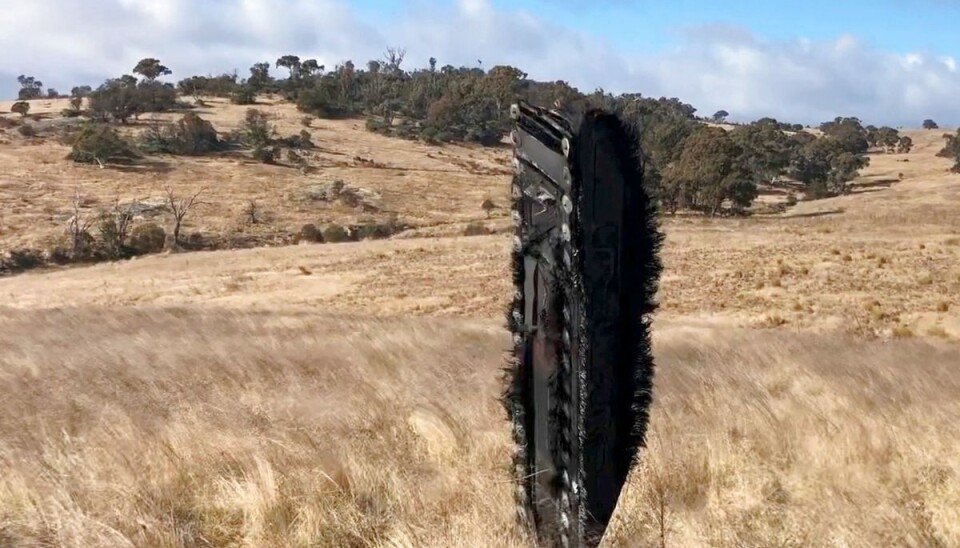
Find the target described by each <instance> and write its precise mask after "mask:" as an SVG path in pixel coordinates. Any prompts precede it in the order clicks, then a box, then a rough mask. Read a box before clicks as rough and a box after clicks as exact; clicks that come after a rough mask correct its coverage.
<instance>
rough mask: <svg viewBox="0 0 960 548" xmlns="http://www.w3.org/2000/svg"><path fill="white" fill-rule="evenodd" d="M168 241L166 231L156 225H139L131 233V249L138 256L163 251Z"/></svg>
mask: <svg viewBox="0 0 960 548" xmlns="http://www.w3.org/2000/svg"><path fill="white" fill-rule="evenodd" d="M166 241H167V233H166V231H165V230H164V229H163V227H162V226H160V225H158V224H156V223H144V224H141V225H137V226H136V227H134V228H133V230H132V231H131V232H130V248H131V249H133V250H134V251H135V252H136V253H137V254H141V255H143V254H147V253H157V252H159V251H163V246H164V244H165V243H166Z"/></svg>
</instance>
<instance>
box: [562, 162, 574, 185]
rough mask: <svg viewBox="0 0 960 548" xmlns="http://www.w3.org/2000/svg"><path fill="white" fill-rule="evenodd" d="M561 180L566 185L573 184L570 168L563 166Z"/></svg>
mask: <svg viewBox="0 0 960 548" xmlns="http://www.w3.org/2000/svg"><path fill="white" fill-rule="evenodd" d="M563 182H564V184H566V185H567V186H573V174H571V173H570V168H569V167H567V166H563Z"/></svg>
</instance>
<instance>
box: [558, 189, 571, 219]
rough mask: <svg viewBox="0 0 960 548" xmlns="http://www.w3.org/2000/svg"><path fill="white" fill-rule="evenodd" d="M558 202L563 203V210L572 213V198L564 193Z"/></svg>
mask: <svg viewBox="0 0 960 548" xmlns="http://www.w3.org/2000/svg"><path fill="white" fill-rule="evenodd" d="M560 202H561V203H562V204H563V210H564V211H566V212H567V215H570V214H571V213H573V200H571V199H570V196H567V195H566V194H564V195H563V199H562V200H560Z"/></svg>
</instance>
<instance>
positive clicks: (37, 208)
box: [0, 98, 509, 249]
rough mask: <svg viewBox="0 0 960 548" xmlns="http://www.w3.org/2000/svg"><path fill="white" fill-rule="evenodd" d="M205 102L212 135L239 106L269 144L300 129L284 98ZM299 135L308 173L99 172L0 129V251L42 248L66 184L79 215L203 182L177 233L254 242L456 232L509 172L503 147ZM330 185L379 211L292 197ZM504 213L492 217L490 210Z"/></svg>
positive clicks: (240, 157) (335, 129) (44, 142)
mask: <svg viewBox="0 0 960 548" xmlns="http://www.w3.org/2000/svg"><path fill="white" fill-rule="evenodd" d="M206 101H207V103H208V105H207V106H206V107H203V108H198V109H196V110H195V111H194V112H196V113H197V114H198V115H200V116H201V117H203V118H204V119H206V120H209V121H210V122H212V123H213V124H214V127H215V128H216V129H217V131H219V132H221V133H227V132H230V131H232V130H234V129H237V128H239V127H240V125H241V123H242V121H243V118H244V115H245V113H246V110H247V109H248V108H258V109H261V110H263V111H264V112H266V113H267V114H268V115H269V116H270V121H271V123H272V124H274V126H275V127H276V128H277V132H278V134H279V136H281V137H287V136H291V135H296V134H298V133H299V132H300V131H301V130H304V127H303V126H302V125H301V122H300V121H301V119H302V117H303V113H301V112H299V111H297V109H296V108H295V107H294V106H293V105H292V104H289V103H282V102H279V101H277V100H274V99H270V98H263V99H261V102H262V104H258V105H254V106H252V107H247V106H238V105H233V104H230V103H229V102H228V101H226V100H223V99H209V100H206ZM38 103H39V102H38ZM43 103H51V104H54V105H55V104H60V103H62V105H61V106H60V108H64V107H65V106H66V104H67V102H66V100H54V101H43ZM8 111H9V102H8V103H2V102H0V112H8ZM37 112H41V113H44V114H45V115H46V116H50V115H51V114H50V112H59V109H56V110H54V107H46V108H42V107H41V108H38V110H37ZM7 117H11V115H7ZM174 118H176V116H175V115H172V114H170V115H166V114H165V115H149V116H144V117H141V121H140V123H139V124H135V125H132V127H129V128H126V129H125V131H126V132H127V133H130V134H136V133H137V132H140V131H143V130H144V129H145V128H146V127H147V126H148V125H149V124H150V123H151V120H171V119H174ZM48 122H49V120H48ZM51 131H52V130H51ZM307 131H308V132H309V133H310V134H311V139H312V140H313V142H314V143H315V144H316V146H317V147H318V148H317V149H316V150H314V151H311V152H309V153H308V154H307V155H306V156H307V161H308V164H309V165H310V167H311V168H313V171H312V172H310V173H308V174H303V173H301V171H300V170H299V168H298V167H296V166H293V165H276V166H270V165H264V164H259V163H256V162H254V161H253V160H251V159H250V158H249V154H239V153H237V154H233V153H231V154H224V155H219V156H210V157H199V158H186V157H173V156H163V155H161V156H157V157H151V158H150V163H149V165H144V166H139V167H131V168H125V167H123V168H111V169H99V168H98V167H96V166H88V165H77V164H73V163H71V162H69V161H66V160H65V159H64V157H65V156H66V155H67V153H68V152H69V148H68V147H66V146H63V145H61V144H59V143H57V142H56V140H55V139H54V138H52V137H47V138H44V139H41V140H25V139H22V138H19V137H17V136H15V132H13V131H9V132H7V133H6V134H4V135H3V136H5V137H6V138H7V139H9V141H10V142H9V143H6V144H0V165H2V166H3V167H4V169H3V171H2V173H0V210H2V211H3V212H4V218H3V219H2V221H0V223H2V224H0V249H3V248H5V247H15V246H29V245H42V243H43V242H45V241H48V240H50V239H52V238H55V237H56V236H57V235H58V234H59V233H60V232H62V230H63V228H64V226H65V224H66V219H67V218H68V217H69V215H68V209H69V205H70V203H71V198H72V196H73V194H74V192H75V190H76V189H77V187H79V188H80V189H81V191H82V193H83V194H84V195H85V196H89V197H90V202H91V203H90V210H91V211H92V210H94V209H95V208H96V207H97V204H98V203H99V204H108V203H111V202H112V201H113V200H114V199H115V198H120V199H121V200H125V201H126V200H132V199H140V200H143V201H146V202H150V203H158V202H162V200H163V197H164V195H165V194H164V189H165V188H166V187H167V186H171V187H173V188H174V190H175V191H177V192H178V193H181V194H183V193H192V192H195V191H196V190H197V189H199V188H201V187H203V188H206V191H205V193H204V196H205V198H204V199H205V200H206V201H207V202H209V203H210V204H211V205H209V206H207V207H204V208H202V209H197V211H196V212H194V213H192V214H191V215H190V216H189V217H188V218H187V219H186V223H187V227H186V229H185V233H187V234H189V233H190V232H193V231H199V232H203V233H207V234H217V235H224V236H225V237H243V236H247V237H259V238H260V239H263V240H266V239H268V238H269V237H271V236H275V235H277V234H285V235H290V234H295V233H296V232H297V231H298V230H299V229H300V227H301V226H302V225H303V224H305V223H315V224H317V225H320V224H324V223H329V222H339V223H359V222H384V221H385V220H387V219H389V218H391V217H392V216H393V215H396V217H397V219H398V220H399V221H400V222H402V223H406V224H408V225H412V226H414V227H425V228H427V229H430V228H432V227H438V226H439V227H444V226H448V225H453V228H452V230H453V232H462V230H463V227H464V226H465V225H466V224H467V223H468V222H470V221H473V220H482V219H485V218H486V214H485V213H484V211H483V210H482V209H481V208H480V204H481V203H482V202H483V200H484V199H485V198H486V197H488V195H491V194H493V195H496V196H497V197H498V199H499V200H500V202H502V203H507V201H506V196H507V190H506V189H505V188H504V187H503V184H502V181H503V178H504V176H506V175H507V174H508V173H509V167H508V166H509V163H508V161H509V156H508V154H507V152H506V151H505V150H496V149H485V148H481V147H466V146H458V145H447V146H443V147H437V146H428V145H424V144H418V143H411V142H410V141H404V140H400V139H393V138H389V137H384V136H380V135H377V134H374V133H370V132H368V131H366V130H365V129H364V128H363V121H362V120H345V121H331V120H315V121H314V122H313V123H312V124H311V128H310V129H308V130H307ZM51 135H52V133H51ZM337 179H342V180H344V181H346V182H347V183H350V184H352V185H355V186H358V187H360V188H364V189H368V190H371V191H374V192H377V193H379V194H380V195H381V196H382V204H380V211H378V212H366V213H365V212H362V211H360V210H358V209H357V208H351V207H348V206H346V205H344V204H338V203H327V202H320V201H311V200H305V199H304V198H303V195H304V191H305V190H306V189H307V188H309V187H310V186H312V185H318V184H323V183H329V182H331V181H334V180H337ZM251 200H256V201H257V203H258V205H259V207H260V209H261V211H262V212H263V214H264V215H265V217H266V218H267V220H266V221H265V222H263V223H258V224H257V225H249V224H248V223H246V221H245V219H246V218H247V217H248V215H246V214H245V213H244V210H245V208H246V207H247V206H248V205H249V203H250V201H251ZM494 201H497V200H496V199H495V200H494ZM505 213H506V212H505V211H504V210H500V211H495V212H494V215H497V216H499V217H502V216H503V215H505Z"/></svg>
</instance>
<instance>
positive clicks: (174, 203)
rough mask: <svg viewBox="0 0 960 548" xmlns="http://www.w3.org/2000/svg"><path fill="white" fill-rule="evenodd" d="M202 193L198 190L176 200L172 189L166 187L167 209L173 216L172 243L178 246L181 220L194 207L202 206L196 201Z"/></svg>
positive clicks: (201, 190)
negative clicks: (187, 196)
mask: <svg viewBox="0 0 960 548" xmlns="http://www.w3.org/2000/svg"><path fill="white" fill-rule="evenodd" d="M203 191H204V189H203V188H201V189H200V190H198V191H197V192H196V193H194V194H193V195H192V196H190V197H189V198H186V197H184V198H178V197H177V195H176V193H175V192H174V191H173V188H171V187H167V207H169V208H170V214H171V215H172V216H173V243H174V244H176V245H180V227H181V226H183V219H184V218H185V217H186V216H187V213H189V212H190V210H191V209H192V208H193V207H194V206H198V205H201V204H203V203H204V202H199V201H197V197H199V196H200V194H201V193H202V192H203Z"/></svg>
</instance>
